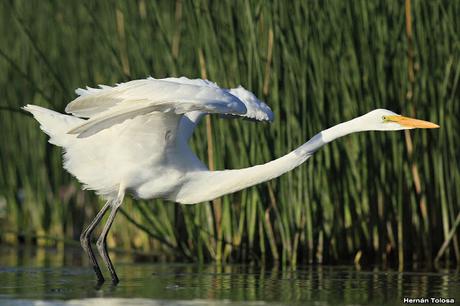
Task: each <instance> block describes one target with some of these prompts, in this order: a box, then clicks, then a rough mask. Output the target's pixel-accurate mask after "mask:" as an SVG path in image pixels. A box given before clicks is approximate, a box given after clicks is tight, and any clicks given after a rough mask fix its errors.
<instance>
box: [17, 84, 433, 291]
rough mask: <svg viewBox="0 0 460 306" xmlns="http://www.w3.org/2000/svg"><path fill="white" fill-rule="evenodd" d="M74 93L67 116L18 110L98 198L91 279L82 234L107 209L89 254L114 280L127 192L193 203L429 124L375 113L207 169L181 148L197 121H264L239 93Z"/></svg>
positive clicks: (121, 87) (200, 87)
mask: <svg viewBox="0 0 460 306" xmlns="http://www.w3.org/2000/svg"><path fill="white" fill-rule="evenodd" d="M76 93H77V94H78V95H79V96H78V97H77V98H76V99H75V100H73V101H72V102H70V103H69V104H68V105H67V107H66V109H65V110H66V112H67V113H69V114H70V115H64V114H61V113H57V112H55V111H52V110H49V109H46V108H43V107H40V106H36V105H27V106H25V107H24V109H25V110H26V111H28V112H30V113H32V114H33V116H34V117H35V119H37V120H38V121H39V123H40V125H41V129H42V130H43V131H44V132H45V133H46V134H48V135H49V137H50V139H49V142H50V143H52V144H54V145H57V146H60V147H62V148H63V149H64V152H65V154H64V168H65V169H66V170H67V171H69V172H70V173H71V174H72V175H74V176H75V177H76V178H77V179H78V180H79V181H80V182H81V183H83V185H84V188H86V189H91V190H94V191H95V192H96V193H97V194H99V195H100V196H102V197H103V198H105V199H106V200H107V202H106V204H105V205H104V206H103V208H102V209H101V211H100V212H99V213H98V214H97V216H96V217H95V218H94V220H93V221H92V222H91V223H90V224H89V226H88V227H87V228H86V229H85V230H84V231H83V233H82V235H81V244H82V246H83V248H84V250H85V251H86V253H87V254H88V256H89V258H90V261H91V263H92V265H93V268H94V270H95V272H96V275H97V278H98V280H99V281H100V282H102V281H103V280H104V277H103V276H102V273H101V270H100V268H99V265H98V263H97V260H96V258H95V256H94V253H93V251H92V249H91V244H90V238H91V234H92V232H93V230H94V228H95V227H96V225H97V224H98V223H99V222H100V221H101V219H102V217H103V216H104V214H105V213H106V212H107V211H109V210H110V215H109V218H108V220H107V222H106V224H105V225H104V228H103V230H102V233H101V236H100V237H99V239H98V241H97V248H98V251H99V253H100V255H101V257H102V259H103V261H104V263H105V264H106V266H107V268H108V269H109V271H110V274H111V277H112V281H113V282H114V283H118V277H117V274H116V272H115V269H114V267H113V265H112V263H111V261H110V258H109V256H108V253H107V248H106V237H107V234H108V232H109V230H110V227H111V225H112V222H113V220H114V218H115V215H116V213H117V210H118V208H119V207H120V205H121V204H122V202H123V198H124V196H125V194H127V193H129V194H132V195H133V196H134V197H136V198H140V199H152V198H163V199H167V200H170V201H174V202H178V203H182V204H194V203H200V202H204V201H209V200H212V199H215V198H218V197H220V196H222V195H225V194H228V193H232V192H236V191H239V190H241V189H244V188H247V187H250V186H253V185H256V184H259V183H262V182H265V181H268V180H270V179H273V178H276V177H278V176H280V175H282V174H283V173H286V172H288V171H290V170H292V169H294V168H295V167H297V166H299V165H300V164H302V163H303V162H305V161H306V160H307V159H308V158H309V157H310V156H312V155H313V153H314V152H316V151H317V150H318V149H319V148H321V147H322V146H324V145H325V144H327V143H328V142H331V141H333V140H334V139H337V138H339V137H342V136H345V135H347V134H350V133H355V132H361V131H372V130H378V131H395V130H404V129H412V128H437V127H438V126H437V125H436V124H433V123H430V122H427V121H422V120H417V119H411V118H408V117H403V116H400V115H397V114H395V113H393V112H391V111H388V110H384V109H377V110H373V111H371V112H369V113H367V114H365V115H363V116H360V117H357V118H355V119H352V120H350V121H347V122H344V123H340V124H338V125H336V126H334V127H331V128H329V129H326V130H324V131H321V132H320V133H318V134H316V135H315V136H314V137H313V138H311V139H310V140H309V141H308V142H306V143H305V144H303V145H301V146H300V147H298V148H297V149H295V150H294V151H292V152H290V153H288V154H286V155H284V156H282V157H280V158H278V159H275V160H273V161H270V162H267V163H265V164H261V165H257V166H253V167H249V168H243V169H235V170H221V171H210V170H209V169H208V168H207V167H206V165H205V164H204V163H203V162H202V161H200V160H199V159H198V157H197V156H196V155H195V154H194V153H193V151H192V150H191V149H190V147H189V145H188V142H189V140H190V138H191V136H192V134H193V130H194V129H195V127H196V125H197V124H198V122H199V121H200V119H201V118H202V116H203V115H205V114H208V113H210V114H212V113H218V114H222V115H228V116H232V117H233V116H241V117H246V118H247V119H251V120H257V121H269V122H270V121H272V120H273V113H272V111H271V110H270V108H269V107H268V106H267V105H266V104H265V103H263V102H262V101H259V100H258V99H257V98H256V97H255V96H254V95H253V94H252V93H251V92H249V91H247V90H246V89H244V88H243V87H241V86H240V87H238V88H233V89H224V88H220V87H218V86H217V85H216V84H215V83H212V82H209V81H207V80H200V79H195V80H191V79H187V78H185V77H182V78H166V79H153V78H148V79H142V80H134V81H130V82H126V83H121V84H117V85H116V86H114V87H111V86H100V88H87V89H77V90H76Z"/></svg>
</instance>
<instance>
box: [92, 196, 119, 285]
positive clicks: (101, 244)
mask: <svg viewBox="0 0 460 306" xmlns="http://www.w3.org/2000/svg"><path fill="white" fill-rule="evenodd" d="M120 201H121V199H117V200H115V202H113V203H112V210H111V211H110V215H109V218H108V219H107V222H106V223H105V225H104V229H103V230H102V233H101V236H99V239H98V240H97V242H96V245H97V249H98V251H99V254H101V257H102V260H103V261H104V263H105V265H106V266H107V269H109V271H110V275H111V276H112V283H113V284H114V285H116V284H118V282H119V280H118V276H117V273H116V272H115V268H114V267H113V265H112V261H111V260H110V257H109V254H108V252H107V244H106V239H107V234H108V233H109V230H110V227H111V226H112V223H113V220H114V219H115V215H116V214H117V211H118V207H120V204H121V202H120Z"/></svg>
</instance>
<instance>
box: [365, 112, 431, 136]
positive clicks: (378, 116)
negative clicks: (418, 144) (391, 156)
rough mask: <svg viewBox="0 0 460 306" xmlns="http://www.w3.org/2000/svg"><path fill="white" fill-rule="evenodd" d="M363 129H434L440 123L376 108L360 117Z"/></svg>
mask: <svg viewBox="0 0 460 306" xmlns="http://www.w3.org/2000/svg"><path fill="white" fill-rule="evenodd" d="M359 119H360V122H359V124H362V129H363V130H367V131H397V130H408V129H415V128H420V129H433V128H439V125H437V124H434V123H431V122H429V121H424V120H419V119H414V118H409V117H404V116H401V115H398V114H396V113H394V112H392V111H389V110H386V109H375V110H373V111H370V112H369V113H367V114H365V115H363V116H361V117H359Z"/></svg>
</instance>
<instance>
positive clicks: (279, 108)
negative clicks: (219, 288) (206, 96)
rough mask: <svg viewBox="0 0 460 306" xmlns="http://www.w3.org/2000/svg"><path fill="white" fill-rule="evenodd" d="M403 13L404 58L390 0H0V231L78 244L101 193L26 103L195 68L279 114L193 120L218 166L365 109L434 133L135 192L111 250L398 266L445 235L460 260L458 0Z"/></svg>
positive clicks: (352, 140)
mask: <svg viewBox="0 0 460 306" xmlns="http://www.w3.org/2000/svg"><path fill="white" fill-rule="evenodd" d="M410 11H411V17H412V19H411V20H410V23H411V25H412V48H413V51H412V52H413V55H412V58H411V56H409V55H408V50H409V49H410V44H409V39H408V33H407V31H406V23H407V22H408V19H407V16H405V6H404V3H402V2H401V1H396V0H394V1H364V0H363V1H353V2H349V1H328V2H322V1H303V2H302V1H299V2H296V1H294V2H293V3H290V4H288V3H286V1H276V0H275V1H272V2H265V1H249V2H245V1H237V2H234V1H215V2H211V1H210V2H207V1H179V0H178V1H175V2H174V1H158V2H152V1H144V0H139V1H117V2H112V1H83V2H79V1H72V2H71V1H65V2H62V1H49V2H43V1H25V0H24V1H12V2H7V1H5V2H2V3H1V4H0V14H1V19H0V23H1V29H2V40H1V42H0V67H1V71H2V72H3V73H2V74H0V88H1V92H2V93H3V96H2V101H1V102H0V103H1V109H0V129H1V131H2V132H1V135H2V137H1V139H0V146H1V147H0V148H1V150H0V158H1V159H0V220H1V221H2V222H1V225H0V237H1V239H2V240H0V241H3V242H4V243H17V242H18V238H21V237H25V238H26V240H31V241H35V239H36V237H39V239H38V240H37V243H40V244H53V243H54V242H53V241H55V240H53V239H52V238H53V237H66V238H67V239H73V240H76V239H77V238H78V236H79V234H80V232H81V230H82V228H83V226H84V225H85V224H87V223H88V222H89V220H90V219H91V218H92V217H93V216H94V215H95V214H96V212H97V210H98V208H99V207H100V205H101V203H100V201H99V200H98V199H97V197H96V196H95V195H93V194H92V193H91V192H85V191H81V190H80V185H79V184H78V183H77V182H76V180H75V179H74V178H71V177H70V175H69V174H67V173H66V172H65V171H64V170H63V169H62V166H61V163H62V160H61V155H62V152H61V150H60V149H59V148H56V147H54V146H52V145H50V144H48V143H47V142H46V141H47V138H46V136H45V135H44V134H43V133H42V132H41V131H40V130H39V129H38V126H37V123H36V122H35V121H34V120H32V119H31V118H30V117H29V116H26V115H25V114H24V113H21V112H20V111H18V109H19V107H20V106H22V105H25V104H27V103H33V104H38V105H42V106H45V107H50V108H53V109H55V110H57V111H63V109H64V107H65V105H66V104H67V103H68V102H69V101H71V100H72V99H74V98H75V94H74V93H73V90H74V89H75V88H77V87H81V86H85V85H89V86H96V85H97V84H113V83H116V82H122V81H126V80H130V79H135V78H144V77H145V76H148V75H152V76H154V77H156V78H161V77H166V76H182V75H185V76H188V77H191V78H197V77H201V76H203V74H205V75H206V76H207V77H208V78H209V79H210V80H213V81H216V82H217V83H218V84H219V85H221V86H224V87H234V86H237V85H239V84H242V85H243V86H244V87H246V88H247V89H249V90H251V91H253V92H254V93H255V94H256V95H257V96H258V97H260V98H261V99H263V100H265V101H266V102H267V103H268V104H269V105H270V106H271V108H272V109H273V111H274V112H275V114H276V120H275V122H274V123H273V124H271V125H268V124H254V123H251V122H247V121H243V120H223V119H220V118H218V117H217V116H211V122H210V124H209V125H206V124H202V125H201V126H200V128H198V130H197V131H196V133H195V136H194V138H193V142H192V147H193V149H194V150H195V152H196V153H197V154H198V155H199V156H200V157H201V158H202V159H203V160H205V161H206V162H208V163H210V162H211V161H210V160H209V158H211V159H212V162H213V163H214V165H215V167H216V168H217V169H225V168H241V167H247V166H250V165H255V164H259V163H263V162H266V161H269V160H271V159H274V158H277V157H279V156H282V155H283V154H286V153H287V152H289V151H290V150H292V149H294V148H296V147H297V146H298V145H300V144H302V143H304V142H305V141H306V140H308V139H309V138H310V137H311V136H313V135H314V134H315V133H317V132H318V131H320V130H322V129H324V128H326V127H329V126H331V125H334V124H336V123H339V122H342V121H345V120H348V119H351V118H353V117H355V116H358V115H361V114H364V113H366V112H367V111H369V110H371V109H374V108H388V109H391V110H394V111H396V112H401V113H404V114H408V115H416V116H417V117H420V118H422V119H427V120H431V121H434V122H437V123H439V124H440V125H441V129H439V130H434V131H421V130H416V131H411V132H410V133H409V134H404V133H399V132H395V133H378V132H371V133H362V134H357V135H356V134H355V135H351V136H347V137H346V138H343V139H340V140H338V141H336V142H334V143H332V144H330V145H328V146H326V147H325V148H323V149H322V150H321V151H319V152H317V154H316V155H315V156H314V157H313V158H311V159H310V160H309V161H308V162H307V163H306V164H304V165H302V166H300V167H299V168H298V169H296V170H294V171H291V172H290V173H287V174H285V175H284V176H282V177H281V178H279V179H276V180H273V181H270V182H268V183H265V184H261V185H258V186H255V187H253V188H250V189H247V190H244V191H241V192H238V193H235V194H232V195H228V196H225V197H223V198H222V199H220V200H219V201H217V202H214V203H212V204H211V203H204V204H201V205H193V206H181V205H178V204H174V203H168V202H163V201H160V200H153V201H134V200H131V199H129V198H128V199H127V200H126V201H125V204H124V205H123V207H122V208H123V212H122V214H120V215H119V216H118V217H117V220H116V222H115V224H114V227H113V230H112V233H111V236H110V237H111V241H110V245H112V246H117V247H120V248H124V249H135V250H137V251H139V252H141V253H142V252H143V253H154V254H161V255H159V256H160V257H161V256H164V257H168V258H171V257H179V258H188V259H191V260H199V261H207V260H218V261H222V262H230V261H232V262H238V261H262V262H264V261H279V262H281V263H290V264H296V263H308V262H326V263H332V262H349V263H351V262H353V261H355V262H356V263H371V262H379V263H390V264H392V263H395V264H399V266H400V267H401V266H403V265H404V264H405V263H407V262H428V263H432V262H433V260H434V257H435V256H436V254H437V253H438V251H439V250H440V249H441V246H442V245H443V243H444V247H443V252H442V253H441V254H440V255H439V257H438V259H443V261H445V262H447V263H448V262H450V261H451V260H453V259H455V261H456V262H457V263H458V262H459V260H460V251H459V237H458V235H457V233H458V228H457V226H458V223H459V222H458V215H459V213H460V204H459V203H460V202H459V201H458V198H459V196H460V194H459V190H460V170H459V169H460V168H459V158H458V149H457V146H456V144H457V143H458V141H459V137H458V135H457V133H456V131H457V130H458V128H459V126H458V122H459V121H458V118H459V116H460V112H459V103H458V102H459V87H458V84H459V77H460V58H459V57H460V39H459V34H458V33H460V24H459V23H458V22H457V16H459V15H460V3H459V2H458V1H414V2H413V3H412V6H411V8H410ZM409 53H410V52H409ZM411 61H412V62H411ZM410 65H412V66H413V67H412V73H413V78H412V79H411V77H410V72H409V70H410V69H409V70H408V66H410ZM209 132H211V134H210V135H211V137H212V139H211V140H212V144H213V147H212V155H208V140H209V138H208V136H207V135H209ZM2 205H3V206H2ZM2 207H4V208H3V209H1V208H2ZM216 214H218V215H219V216H220V218H219V219H216V218H215V216H216ZM19 240H20V239H19Z"/></svg>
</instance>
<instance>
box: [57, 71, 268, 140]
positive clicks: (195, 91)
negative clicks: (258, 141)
mask: <svg viewBox="0 0 460 306" xmlns="http://www.w3.org/2000/svg"><path fill="white" fill-rule="evenodd" d="M75 92H76V93H77V94H78V95H79V97H77V98H76V99H75V100H73V101H72V102H70V103H69V104H68V105H67V107H66V109H65V110H66V112H67V113H71V114H73V115H75V116H78V117H83V118H89V119H88V120H86V121H85V122H84V123H83V124H81V125H79V126H77V127H75V128H73V129H72V130H70V131H69V132H68V133H69V134H78V135H79V136H78V137H88V136H91V135H94V134H96V133H97V132H99V131H101V130H103V129H106V128H109V127H110V126H112V125H114V124H118V123H121V122H123V121H125V120H128V119H132V118H134V117H136V116H140V115H145V114H149V113H153V112H173V113H175V114H185V113H188V112H193V111H199V112H204V113H219V114H223V115H231V116H243V117H247V118H249V119H252V120H259V121H272V120H273V113H272V111H271V110H270V108H269V107H268V106H267V105H266V104H265V103H264V102H262V101H260V100H258V99H257V98H256V97H255V96H254V94H252V93H251V92H249V91H247V90H246V89H244V88H243V87H241V86H240V87H238V88H233V89H225V88H220V87H219V86H217V85H216V84H215V83H213V82H210V81H208V80H201V79H188V78H185V77H181V78H166V79H154V78H147V79H142V80H134V81H130V82H126V83H121V84H117V85H116V86H113V87H110V86H100V88H89V87H87V88H86V89H81V88H79V89H77V90H76V91H75Z"/></svg>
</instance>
